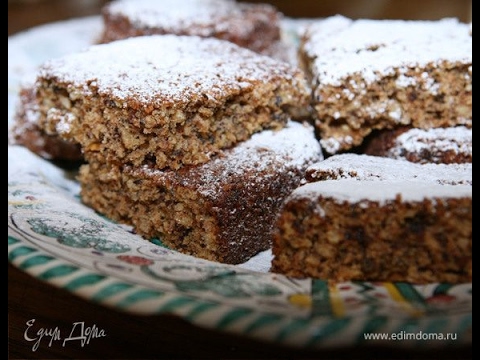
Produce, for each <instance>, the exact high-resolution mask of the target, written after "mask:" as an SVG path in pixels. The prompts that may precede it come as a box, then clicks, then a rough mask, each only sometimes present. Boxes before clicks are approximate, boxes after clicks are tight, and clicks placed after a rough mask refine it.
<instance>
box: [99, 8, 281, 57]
mask: <svg viewBox="0 0 480 360" xmlns="http://www.w3.org/2000/svg"><path fill="white" fill-rule="evenodd" d="M102 16H103V23H104V32H103V34H102V38H101V41H102V42H111V41H115V40H120V39H124V38H128V37H133V36H142V35H155V34H158V35H165V34H175V35H195V36H201V37H215V38H219V39H222V40H227V41H230V42H233V43H235V44H237V45H239V46H242V47H246V48H249V49H251V50H253V51H256V52H265V51H270V47H271V46H272V44H276V43H277V42H279V41H280V37H281V29H280V20H281V19H282V17H283V16H282V14H281V13H280V12H279V11H278V10H277V9H276V8H275V7H273V6H272V5H268V4H261V3H257V4H253V3H240V2H237V1H233V0H181V1H178V0H161V1H158V0H133V1H132V0H117V1H112V2H110V3H108V4H107V5H105V6H104V8H103V10H102Z"/></svg>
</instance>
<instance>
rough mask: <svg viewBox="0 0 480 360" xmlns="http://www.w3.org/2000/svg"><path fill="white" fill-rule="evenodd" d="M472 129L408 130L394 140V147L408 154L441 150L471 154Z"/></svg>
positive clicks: (458, 127)
mask: <svg viewBox="0 0 480 360" xmlns="http://www.w3.org/2000/svg"><path fill="white" fill-rule="evenodd" d="M472 141H473V139H472V129H468V128H467V127H465V126H457V127H451V128H433V129H425V130H424V129H410V130H408V131H406V132H404V133H403V134H401V135H400V136H398V137H397V138H396V139H395V146H396V147H397V148H398V149H397V150H396V151H397V152H398V151H400V150H401V149H403V150H405V151H407V152H409V153H420V152H421V151H423V150H431V149H441V150H442V151H453V152H455V153H456V154H471V153H472V150H473V149H472V146H473V144H472Z"/></svg>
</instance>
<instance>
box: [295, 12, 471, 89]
mask: <svg viewBox="0 0 480 360" xmlns="http://www.w3.org/2000/svg"><path fill="white" fill-rule="evenodd" d="M324 21H328V23H327V24H329V26H330V27H333V28H334V29H335V30H336V32H335V33H333V32H327V35H328V36H327V35H326V34H325V33H324V32H322V29H325V27H326V26H325V24H323V22H322V21H319V22H318V24H316V23H314V24H311V25H310V27H309V28H308V30H307V32H306V34H307V36H308V41H307V42H306V44H305V47H304V50H305V52H306V53H307V54H308V55H309V56H310V57H312V58H315V66H314V68H315V71H316V73H315V74H314V75H315V77H316V78H317V81H318V83H320V84H330V85H334V86H340V85H341V84H342V82H343V79H345V78H347V77H348V76H349V75H352V74H357V73H358V74H361V76H362V78H363V79H365V81H366V83H367V84H368V83H372V82H375V81H376V80H377V79H378V78H379V77H382V76H389V75H394V74H395V73H396V72H397V71H398V72H399V73H400V74H405V73H406V72H407V71H408V69H412V68H413V69H414V68H417V67H424V66H425V65H427V64H440V63H441V62H444V61H448V62H460V63H471V62H472V37H471V36H470V35H469V26H468V24H463V23H460V22H459V21H458V20H456V19H443V20H439V21H403V20H367V19H361V20H356V21H353V20H350V19H347V18H344V17H342V16H336V17H333V18H329V19H327V20H324ZM411 81H413V79H408V78H401V80H400V81H399V82H398V84H399V85H401V84H406V85H409V84H410V83H411Z"/></svg>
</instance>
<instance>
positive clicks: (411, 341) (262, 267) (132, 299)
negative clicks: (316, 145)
mask: <svg viewBox="0 0 480 360" xmlns="http://www.w3.org/2000/svg"><path fill="white" fill-rule="evenodd" d="M285 24H286V28H285V31H286V35H287V37H288V36H291V37H294V35H295V34H293V33H292V31H294V25H295V21H292V20H290V21H288V22H286V23H285ZM100 30H101V21H100V18H99V17H88V18H82V19H75V20H70V21H67V22H61V23H53V24H49V25H46V26H41V27H37V28H33V29H31V30H29V31H26V32H23V33H20V34H17V35H15V36H12V37H10V38H9V39H8V117H9V126H10V124H11V122H12V116H13V112H14V109H15V106H16V102H17V93H18V90H19V88H20V86H21V84H22V81H24V80H25V81H28V78H30V77H31V74H32V72H34V70H35V68H36V67H37V66H38V65H39V64H40V63H42V62H43V61H45V60H46V59H48V58H51V57H55V56H59V55H61V54H64V53H68V52H72V51H77V50H80V49H82V48H83V47H86V46H88V45H89V44H91V43H93V42H94V41H95V38H96V36H97V35H98V33H99V32H100ZM59 33H61V34H62V35H61V37H59V36H58V34H59ZM26 79H27V80H26ZM8 150H9V151H8V156H9V157H8V259H9V261H10V262H11V263H12V264H13V265H15V266H16V267H18V268H19V269H21V270H23V271H25V272H27V273H29V274H30V275H32V276H34V277H36V278H38V279H40V280H43V281H46V282H48V283H50V284H53V285H55V286H57V287H60V288H63V289H65V290H66V291H69V292H72V293H74V294H76V295H78V296H80V297H83V298H85V299H87V300H89V301H93V302H97V303H100V304H102V305H105V306H108V307H113V308H116V309H119V310H122V311H125V312H129V313H138V314H140V313H141V314H146V315H148V314H152V315H153V314H166V313H168V314H174V315H176V316H179V317H181V318H183V319H185V320H187V321H189V322H191V323H192V324H195V325H197V326H200V327H205V328H210V329H216V330H219V331H224V332H229V333H234V334H237V335H243V336H248V337H251V338H255V339H259V340H266V341H269V342H274V343H280V344H284V345H290V346H294V347H305V348H333V347H339V346H341V347H345V346H354V345H362V344H364V345H373V344H379V345H382V346H385V345H388V346H395V347H397V346H398V347H413V346H415V347H426V348H428V347H442V346H456V345H460V344H462V345H464V344H468V343H470V342H471V330H472V284H471V283H469V284H460V285H449V284H428V285H422V286H413V285H410V284H406V283H370V282H368V283H367V282H345V283H340V284H329V283H328V282H326V281H322V280H313V279H304V280H298V279H291V278H288V277H284V276H280V275H276V274H272V273H269V272H268V270H269V262H270V260H271V252H269V251H267V252H264V253H261V254H259V255H258V256H256V257H255V258H254V259H252V260H251V261H249V262H247V263H245V264H241V265H236V266H232V265H223V264H219V263H214V262H209V261H205V260H201V259H197V258H194V257H190V256H186V255H182V254H179V253H177V252H175V251H172V250H169V249H167V248H165V247H163V246H162V245H161V244H160V243H150V242H147V241H145V240H143V239H141V238H139V237H138V236H137V235H135V234H133V233H132V231H131V229H130V228H129V227H126V226H123V225H119V224H115V223H112V222H110V221H109V220H108V219H105V218H104V217H101V216H99V215H98V214H96V213H95V212H94V211H92V210H91V209H89V208H88V207H86V206H84V205H82V203H81V202H80V199H79V195H78V194H79V186H78V184H77V182H76V181H75V173H74V172H70V171H66V170H64V169H62V168H60V167H57V166H55V165H53V164H52V163H50V162H48V161H45V160H43V159H41V158H39V157H38V156H36V155H34V154H32V153H31V152H29V151H28V150H27V149H25V148H23V147H20V146H15V145H12V146H9V149H8ZM368 336H370V337H371V336H377V337H383V339H377V340H374V339H372V338H370V339H368V338H367V337H368Z"/></svg>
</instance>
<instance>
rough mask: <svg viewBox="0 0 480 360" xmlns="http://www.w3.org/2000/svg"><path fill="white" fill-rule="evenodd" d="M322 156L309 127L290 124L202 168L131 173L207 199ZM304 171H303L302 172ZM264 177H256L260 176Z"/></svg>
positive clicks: (301, 166)
mask: <svg viewBox="0 0 480 360" xmlns="http://www.w3.org/2000/svg"><path fill="white" fill-rule="evenodd" d="M322 159H323V155H322V152H321V149H320V145H319V143H318V141H317V140H316V139H315V136H314V130H313V127H312V126H311V125H307V124H301V123H297V122H292V121H290V122H289V123H288V124H287V126H286V127H285V128H283V129H281V130H264V131H261V132H259V133H256V134H254V135H253V136H252V137H251V138H250V139H249V140H247V141H244V142H242V143H240V144H239V145H237V146H235V147H233V148H232V149H229V150H225V151H223V152H222V153H221V154H220V155H219V156H216V157H215V158H213V159H212V160H211V161H209V162H208V163H206V164H203V165H201V166H195V167H190V168H188V167H184V168H182V169H180V170H179V171H170V170H167V171H160V170H155V169H152V168H151V167H148V166H144V167H143V168H141V169H137V170H134V171H136V172H138V173H137V175H139V176H140V177H142V176H148V177H153V178H155V177H158V178H159V179H165V178H168V179H171V180H172V181H174V182H176V183H179V184H180V185H181V186H185V187H193V188H196V189H198V191H199V192H200V193H201V194H203V195H204V196H206V197H209V198H215V197H216V196H219V195H221V193H222V188H223V186H224V185H229V184H230V185H231V184H235V183H238V182H239V179H243V180H244V181H245V183H243V185H242V186H258V185H259V184H261V183H262V182H264V181H268V178H267V177H268V176H276V175H275V174H274V173H273V172H272V170H274V171H275V172H277V173H278V172H290V171H302V172H303V170H304V169H305V167H306V166H308V165H309V164H312V163H314V162H316V161H321V160H322ZM302 169H303V170H302ZM262 173H263V174H264V176H259V174H262Z"/></svg>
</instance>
